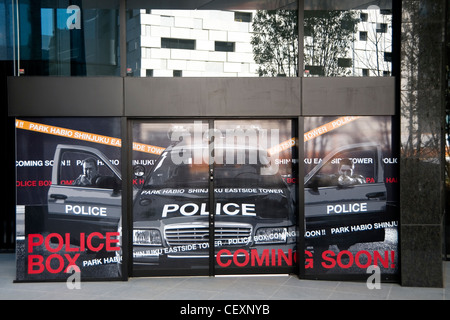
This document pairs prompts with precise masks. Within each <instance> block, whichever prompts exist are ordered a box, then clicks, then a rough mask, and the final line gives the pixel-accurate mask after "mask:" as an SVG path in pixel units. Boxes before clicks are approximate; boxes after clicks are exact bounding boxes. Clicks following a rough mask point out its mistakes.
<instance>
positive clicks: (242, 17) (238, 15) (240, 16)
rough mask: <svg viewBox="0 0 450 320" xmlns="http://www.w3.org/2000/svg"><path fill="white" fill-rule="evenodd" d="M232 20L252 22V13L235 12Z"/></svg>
mask: <svg viewBox="0 0 450 320" xmlns="http://www.w3.org/2000/svg"><path fill="white" fill-rule="evenodd" d="M234 21H238V22H252V14H251V13H250V12H239V11H238V12H235V13H234Z"/></svg>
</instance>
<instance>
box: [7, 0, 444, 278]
mask: <svg viewBox="0 0 450 320" xmlns="http://www.w3.org/2000/svg"><path fill="white" fill-rule="evenodd" d="M2 8H4V15H5V17H7V18H8V19H7V21H11V24H10V25H9V24H8V23H6V24H5V26H4V28H3V29H4V32H3V33H4V34H5V37H4V38H5V39H6V41H5V46H3V47H4V48H5V50H4V51H5V59H4V60H5V61H11V63H8V64H7V63H5V65H7V68H8V70H10V71H9V72H8V74H9V75H10V77H8V79H7V80H8V81H7V83H6V84H5V88H6V89H5V91H6V93H7V97H8V101H7V102H8V115H7V117H6V122H7V124H8V126H7V128H8V129H7V130H8V135H12V134H13V133H14V134H15V143H14V145H12V144H10V147H9V150H10V151H11V153H12V155H11V157H13V155H14V157H13V158H14V159H15V175H14V177H11V179H10V180H11V181H14V182H15V187H14V190H13V188H11V191H14V194H15V197H11V204H10V206H11V208H12V210H14V211H15V212H16V225H17V226H18V227H17V228H16V230H17V231H16V233H15V247H16V255H17V266H18V271H17V280H18V281H47V280H54V279H58V280H61V279H65V278H67V274H64V272H63V269H65V268H64V267H67V266H76V267H78V268H79V269H81V271H80V272H81V274H82V275H84V276H86V277H87V278H92V279H104V280H111V279H113V280H114V279H123V278H127V277H128V276H141V275H144V276H148V275H150V276H152V275H179V274H189V275H210V276H213V275H218V274H237V273H246V274H248V273H252V274H260V273H296V274H298V275H299V278H309V279H339V280H343V279H366V278H367V276H368V275H367V268H368V267H369V266H371V265H376V267H377V268H378V269H377V270H378V271H379V272H380V273H381V277H382V279H383V281H396V282H400V283H401V284H402V285H406V286H438V287H439V286H443V259H445V257H446V249H445V226H446V219H445V214H444V213H445V210H444V207H445V196H444V190H445V181H446V178H445V177H446V175H445V157H444V154H445V132H444V130H443V128H444V127H445V105H446V95H445V92H446V88H447V87H446V83H445V81H444V80H445V79H446V73H445V67H444V66H445V65H446V61H447V60H446V52H447V50H446V49H447V47H446V44H447V42H446V40H447V38H446V37H447V33H446V30H447V29H446V26H447V25H446V23H447V19H446V18H447V10H448V5H447V4H446V2H445V1H434V2H429V1H401V2H397V1H356V0H355V1H340V2H332V1H292V2H289V1H284V2H283V1H281V2H280V1H276V2H272V1H258V2H246V1H232V2H229V1H225V2H224V1H213V2H205V3H203V2H202V1H188V2H186V1H183V2H176V1H175V2H173V3H172V2H171V3H170V4H167V3H166V2H164V1H162V2H159V1H124V0H117V1H108V2H105V3H103V2H95V3H91V2H90V1H79V3H76V4H74V3H70V4H69V3H65V2H64V3H61V2H58V1H56V2H55V3H53V2H51V1H50V2H45V3H44V2H43V1H39V2H38V1H19V2H18V3H6V2H4V3H3V6H2ZM431 48H433V50H431ZM436 48H439V50H435V49H436ZM11 57H12V59H11ZM430 62H431V63H430ZM11 70H12V72H11ZM24 92H26V94H24ZM302 135H303V137H304V138H303V139H301V138H300V137H301V136H302ZM88 158H89V159H91V158H94V159H95V161H94V162H93V163H96V164H97V166H94V165H91V164H90V163H92V162H90V161H88ZM168 159H170V161H169V160H168ZM347 160H350V162H349V163H347V162H346V161H347ZM93 166H94V167H95V168H96V169H95V170H97V171H98V176H102V179H96V180H98V181H96V185H95V186H94V185H87V184H85V185H81V182H80V183H78V181H81V180H84V178H85V177H88V173H87V172H88V171H89V170H93V169H92V168H93ZM253 170H256V171H253ZM11 171H12V170H11ZM346 171H347V172H351V175H349V174H348V173H346ZM80 172H83V174H81V175H80V177H79V179H77V176H78V175H79V174H80ZM82 176H83V177H82ZM12 179H14V180H12ZM301 181H303V182H301ZM12 199H15V201H13V200H12ZM5 234H6V232H5ZM98 256H100V257H101V259H103V260H100V259H99V258H98ZM99 261H101V262H102V263H99Z"/></svg>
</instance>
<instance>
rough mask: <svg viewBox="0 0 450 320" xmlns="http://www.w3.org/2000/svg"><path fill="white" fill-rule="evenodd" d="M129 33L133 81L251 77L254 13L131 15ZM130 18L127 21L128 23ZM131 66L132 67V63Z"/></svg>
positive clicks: (143, 12) (158, 12) (153, 12)
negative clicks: (131, 34) (167, 78)
mask: <svg viewBox="0 0 450 320" xmlns="http://www.w3.org/2000/svg"><path fill="white" fill-rule="evenodd" d="M134 13H135V14H136V15H135V16H134V17H133V19H131V20H130V19H129V25H128V29H129V31H127V32H128V33H129V34H128V39H130V32H131V33H134V34H135V36H134V37H133V39H135V40H133V41H131V42H129V43H128V62H129V64H128V67H129V68H132V70H130V71H132V72H133V74H134V75H135V76H142V77H146V76H154V77H173V76H182V77H224V76H225V77H226V76H230V77H237V76H239V77H254V76H257V73H256V69H257V65H256V63H255V62H254V60H253V52H252V46H251V44H250V41H251V35H252V24H251V21H252V12H231V11H206V10H194V11H188V10H151V11H150V12H146V10H135V11H134ZM129 18H130V17H129ZM133 61H134V63H130V62H133Z"/></svg>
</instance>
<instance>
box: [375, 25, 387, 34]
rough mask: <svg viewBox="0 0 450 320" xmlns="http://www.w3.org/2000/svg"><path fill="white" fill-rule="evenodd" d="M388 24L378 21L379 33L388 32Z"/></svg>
mask: <svg viewBox="0 0 450 320" xmlns="http://www.w3.org/2000/svg"><path fill="white" fill-rule="evenodd" d="M387 29H388V28H387V24H386V23H377V29H376V31H377V32H378V33H386V32H387Z"/></svg>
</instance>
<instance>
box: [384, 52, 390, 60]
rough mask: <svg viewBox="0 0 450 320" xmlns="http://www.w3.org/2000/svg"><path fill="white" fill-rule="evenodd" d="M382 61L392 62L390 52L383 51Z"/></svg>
mask: <svg viewBox="0 0 450 320" xmlns="http://www.w3.org/2000/svg"><path fill="white" fill-rule="evenodd" d="M384 61H386V62H392V52H385V53H384Z"/></svg>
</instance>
